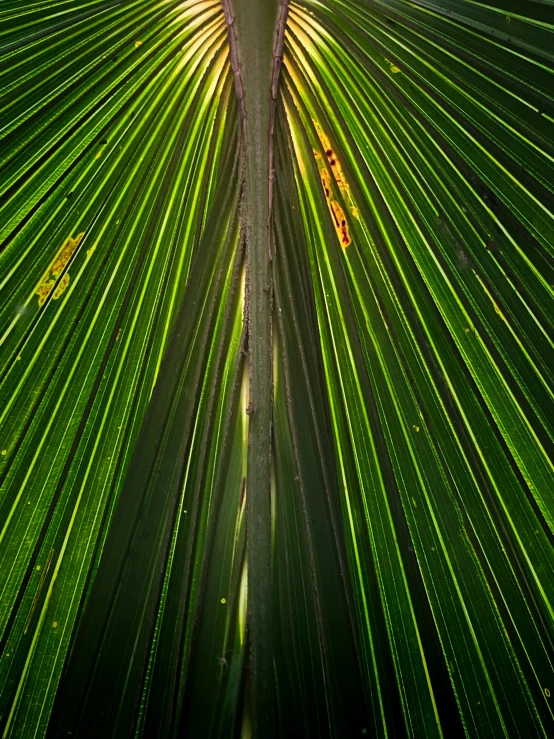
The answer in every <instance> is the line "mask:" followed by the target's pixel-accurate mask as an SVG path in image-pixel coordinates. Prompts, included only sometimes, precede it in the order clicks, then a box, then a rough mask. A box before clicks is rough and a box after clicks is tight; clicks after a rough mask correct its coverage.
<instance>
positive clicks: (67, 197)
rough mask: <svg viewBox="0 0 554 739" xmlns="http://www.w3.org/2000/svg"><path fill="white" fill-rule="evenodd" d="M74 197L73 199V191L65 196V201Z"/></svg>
mask: <svg viewBox="0 0 554 739" xmlns="http://www.w3.org/2000/svg"><path fill="white" fill-rule="evenodd" d="M72 197H73V190H71V192H68V193H67V195H66V196H65V199H66V200H69V198H72Z"/></svg>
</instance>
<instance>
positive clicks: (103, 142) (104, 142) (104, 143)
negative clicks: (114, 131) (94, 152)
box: [100, 139, 108, 146]
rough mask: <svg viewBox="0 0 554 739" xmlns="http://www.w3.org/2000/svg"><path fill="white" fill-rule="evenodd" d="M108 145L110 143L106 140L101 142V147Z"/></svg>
mask: <svg viewBox="0 0 554 739" xmlns="http://www.w3.org/2000/svg"><path fill="white" fill-rule="evenodd" d="M107 143H108V139H104V141H101V142H100V145H101V146H106V144H107Z"/></svg>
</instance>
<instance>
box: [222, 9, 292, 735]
mask: <svg viewBox="0 0 554 739" xmlns="http://www.w3.org/2000/svg"><path fill="white" fill-rule="evenodd" d="M222 3H223V7H224V10H225V18H226V21H227V24H228V27H229V46H230V58H231V65H232V67H233V72H234V75H235V89H236V92H237V97H238V99H239V111H240V116H241V137H242V141H241V145H242V154H243V165H244V166H243V172H244V187H243V192H244V196H245V202H244V206H245V207H244V208H243V212H244V213H245V214H246V217H245V221H246V222H245V223H243V228H244V229H245V233H246V240H247V255H248V263H247V276H248V279H247V295H246V320H247V328H248V346H249V371H250V403H249V407H248V412H249V415H250V421H249V434H248V468H247V483H246V500H247V503H246V505H247V557H248V604H249V605H248V607H249V617H250V622H249V623H250V631H249V633H250V645H251V647H250V670H251V696H252V720H253V736H254V738H255V739H258V738H261V737H263V738H264V739H270V737H271V736H273V734H274V725H275V689H274V678H273V631H272V585H271V582H272V567H271V497H270V477H271V475H270V466H271V423H272V402H273V397H272V396H273V392H272V384H273V383H272V379H273V378H272V367H273V361H272V356H273V352H272V290H273V280H272V272H271V244H270V231H269V226H270V214H271V199H272V193H273V141H272V139H273V121H274V115H275V100H276V94H277V81H278V74H279V68H280V55H281V51H282V45H283V33H284V23H285V18H286V8H287V2H286V0H281V2H280V0H222Z"/></svg>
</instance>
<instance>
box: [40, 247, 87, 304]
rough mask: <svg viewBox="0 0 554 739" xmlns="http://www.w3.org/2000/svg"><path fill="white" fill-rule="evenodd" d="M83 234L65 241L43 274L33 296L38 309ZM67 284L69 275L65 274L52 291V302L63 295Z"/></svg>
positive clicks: (52, 287)
mask: <svg viewBox="0 0 554 739" xmlns="http://www.w3.org/2000/svg"><path fill="white" fill-rule="evenodd" d="M84 235H85V234H84V233H80V234H79V235H78V236H76V237H75V238H74V239H73V238H71V236H70V237H69V238H68V239H66V241H65V242H64V243H63V245H62V247H61V248H60V250H59V251H58V253H57V254H56V256H55V258H54V261H53V262H52V264H51V265H50V267H49V268H48V271H47V272H46V273H45V275H44V277H43V278H42V280H41V281H40V283H39V284H38V286H37V288H36V290H35V295H38V304H39V307H41V306H43V305H44V303H45V302H46V298H47V297H48V296H49V295H50V293H51V292H52V290H53V289H54V288H55V285H56V282H57V280H58V278H59V277H60V275H61V274H62V272H63V271H64V269H65V268H66V266H67V263H68V262H69V260H70V259H71V257H72V256H73V254H74V252H75V249H76V248H77V247H78V246H79V244H80V243H81V241H82V239H83V236H84ZM68 284H69V275H68V274H66V275H64V276H63V277H62V280H61V282H60V284H59V285H58V287H56V289H55V290H54V295H53V298H54V300H57V299H58V298H59V297H60V295H61V294H62V293H63V291H64V290H65V289H66V287H67V285H68Z"/></svg>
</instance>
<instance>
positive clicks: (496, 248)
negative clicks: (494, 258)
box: [485, 241, 500, 251]
mask: <svg viewBox="0 0 554 739" xmlns="http://www.w3.org/2000/svg"><path fill="white" fill-rule="evenodd" d="M485 249H488V251H500V247H499V246H498V244H497V243H496V242H495V241H486V242H485Z"/></svg>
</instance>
